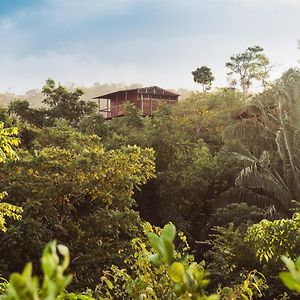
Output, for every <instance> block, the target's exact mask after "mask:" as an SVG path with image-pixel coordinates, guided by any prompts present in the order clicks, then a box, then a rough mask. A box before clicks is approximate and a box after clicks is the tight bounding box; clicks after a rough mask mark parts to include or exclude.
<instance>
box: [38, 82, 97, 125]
mask: <svg viewBox="0 0 300 300" xmlns="http://www.w3.org/2000/svg"><path fill="white" fill-rule="evenodd" d="M42 92H43V94H44V95H45V96H46V98H45V99H44V100H43V103H45V104H47V105H49V106H50V110H49V114H50V117H51V118H64V119H66V120H69V121H71V122H78V121H79V120H80V119H81V118H82V117H83V116H85V115H88V114H91V113H93V112H95V109H96V106H97V105H96V103H95V102H92V101H89V102H86V101H83V100H80V97H81V96H82V95H83V91H82V90H81V89H79V88H76V89H75V90H74V91H69V90H67V89H66V88H65V87H64V86H63V85H61V84H59V85H58V86H57V85H56V83H55V81H54V80H53V79H48V80H47V81H46V84H45V85H44V87H43V89H42Z"/></svg>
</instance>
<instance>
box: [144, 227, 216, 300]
mask: <svg viewBox="0 0 300 300" xmlns="http://www.w3.org/2000/svg"><path fill="white" fill-rule="evenodd" d="M175 236H176V229H175V226H174V225H173V224H168V225H166V226H165V227H164V229H163V230H162V232H161V234H160V235H159V236H158V235H157V234H155V233H151V232H150V233H149V234H148V239H149V241H150V245H151V246H152V248H153V249H154V250H155V252H156V253H155V254H153V255H151V256H149V259H150V261H151V262H152V263H153V264H154V265H157V266H159V265H162V264H165V265H167V266H168V274H169V276H170V278H171V279H172V280H173V282H174V283H175V286H174V291H175V293H176V294H177V295H178V296H179V299H198V300H205V299H207V300H217V299H219V297H218V296H217V295H210V296H207V295H206V294H205V291H204V289H205V288H206V286H207V284H208V283H209V280H207V279H206V276H207V273H206V271H205V270H204V268H203V266H201V265H199V264H197V263H190V264H188V265H186V264H185V263H184V261H180V260H176V259H175V257H174V250H175V247H174V243H173V241H174V238H175Z"/></svg>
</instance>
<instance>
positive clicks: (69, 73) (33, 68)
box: [0, 0, 300, 93]
mask: <svg viewBox="0 0 300 300" xmlns="http://www.w3.org/2000/svg"><path fill="white" fill-rule="evenodd" d="M299 11H300V1H299V0H172V1H171V0H0V41H1V43H0V92H7V91H11V92H16V93H24V92H25V91H26V90H29V89H34V88H41V87H42V85H43V84H44V83H45V80H46V79H47V78H49V77H51V78H53V79H54V80H56V81H59V82H61V83H69V82H74V83H75V84H78V85H86V86H89V85H92V84H93V83H94V82H99V83H112V82H113V83H119V82H121V83H125V84H131V83H142V84H143V85H159V86H161V87H164V88H172V89H178V88H188V89H199V88H200V87H199V86H198V85H197V84H195V83H194V82H193V77H192V75H191V71H193V70H194V69H196V68H197V67H200V66H202V65H207V66H209V67H210V68H211V69H212V71H213V73H214V76H215V78H216V80H215V82H214V86H218V87H220V86H226V84H227V83H226V78H227V75H226V73H227V70H226V68H225V63H226V62H227V61H228V60H229V58H230V56H231V55H232V54H236V53H240V52H243V51H244V50H246V48H247V47H249V46H254V45H260V46H262V47H263V48H264V49H265V53H266V54H267V56H268V57H269V58H270V60H271V63H272V65H273V68H272V71H271V78H272V79H275V78H277V77H279V76H280V74H281V73H282V72H283V71H284V70H287V69H288V68H289V67H298V66H299V64H298V60H299V58H300V50H299V49H298V39H300V30H299V29H300V18H299Z"/></svg>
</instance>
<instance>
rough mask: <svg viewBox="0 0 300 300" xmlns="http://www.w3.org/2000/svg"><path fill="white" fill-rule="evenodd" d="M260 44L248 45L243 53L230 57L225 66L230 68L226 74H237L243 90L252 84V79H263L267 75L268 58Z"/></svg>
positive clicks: (245, 90)
mask: <svg viewBox="0 0 300 300" xmlns="http://www.w3.org/2000/svg"><path fill="white" fill-rule="evenodd" d="M263 51H264V49H263V48H261V47H260V46H254V47H248V48H247V50H246V51H245V52H243V53H239V54H235V55H233V56H231V57H230V61H229V62H227V63H226V64H225V66H226V67H227V68H228V69H229V70H230V71H229V72H228V73H227V74H228V75H232V74H237V75H238V76H239V80H240V85H241V87H242V89H243V92H247V91H248V89H249V87H250V86H251V84H252V80H253V79H256V80H263V84H264V81H265V79H266V78H267V77H268V65H269V59H268V58H267V57H266V55H265V54H264V53H263Z"/></svg>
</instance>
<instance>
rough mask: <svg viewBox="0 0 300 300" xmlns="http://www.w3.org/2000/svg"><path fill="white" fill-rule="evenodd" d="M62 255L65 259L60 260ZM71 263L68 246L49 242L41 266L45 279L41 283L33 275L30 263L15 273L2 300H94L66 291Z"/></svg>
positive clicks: (0, 297) (1, 297) (69, 278)
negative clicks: (67, 272) (67, 273)
mask: <svg viewBox="0 0 300 300" xmlns="http://www.w3.org/2000/svg"><path fill="white" fill-rule="evenodd" d="M59 255H60V256H62V258H63V260H62V261H60V257H59ZM69 263H70V256H69V250H68V248H67V247H66V246H63V245H56V242H55V241H54V242H51V243H49V244H48V245H47V246H46V247H45V249H44V252H43V256H42V259H41V268H42V272H43V280H42V282H41V283H39V279H38V277H36V276H32V264H31V263H28V264H27V265H26V266H25V268H24V270H23V272H22V273H13V274H12V275H11V276H10V279H9V284H8V287H7V290H6V291H5V293H4V294H3V295H2V296H1V295H0V299H1V300H58V299H74V300H76V299H82V300H89V299H90V300H92V298H90V297H89V296H85V295H75V294H69V293H67V292H66V291H65V289H66V287H67V286H68V285H69V283H70V282H71V279H72V276H71V275H65V274H64V272H65V271H66V269H67V268H68V266H69Z"/></svg>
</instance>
